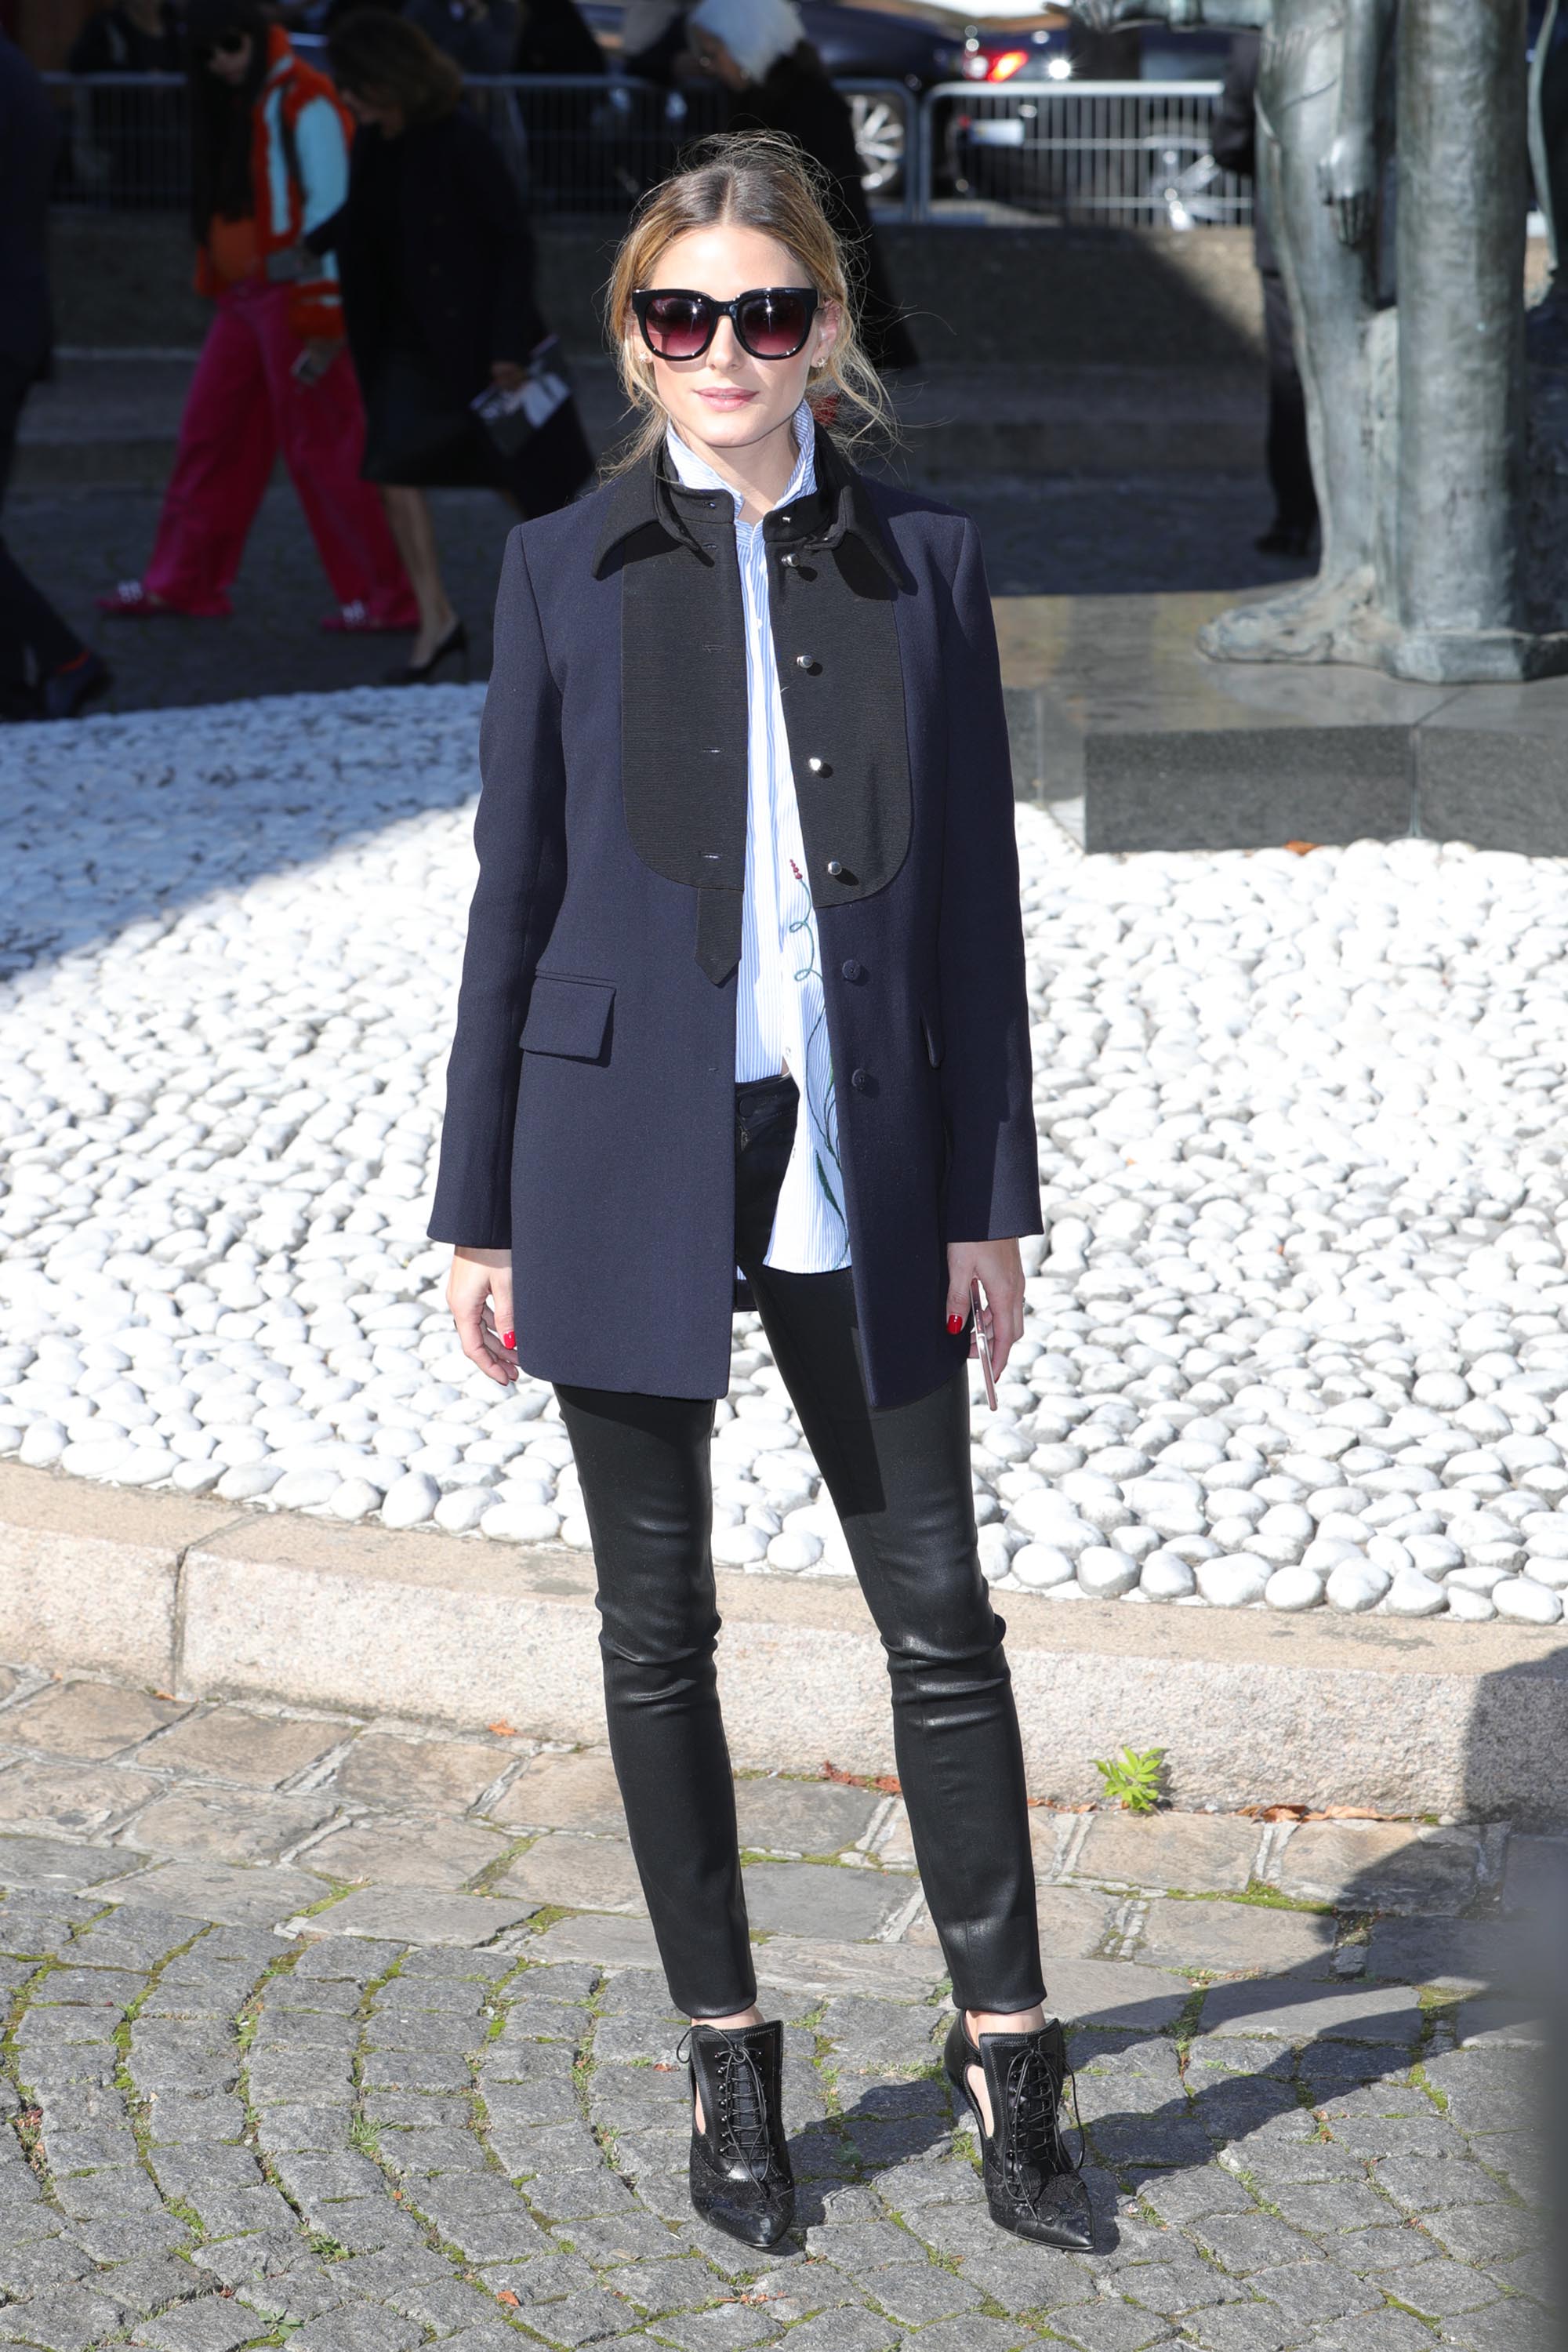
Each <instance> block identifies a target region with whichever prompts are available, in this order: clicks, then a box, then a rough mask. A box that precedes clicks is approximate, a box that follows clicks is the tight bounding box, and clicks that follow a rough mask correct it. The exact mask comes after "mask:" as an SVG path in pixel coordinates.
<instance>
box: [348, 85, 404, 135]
mask: <svg viewBox="0 0 1568 2352" xmlns="http://www.w3.org/2000/svg"><path fill="white" fill-rule="evenodd" d="M338 96H339V97H340V98H341V99H342V102H343V104H344V105H345V106H346V107H347V108H348V110H349V112H350V113H351V114H352V115H353V119H354V121H356V122H358V123H363V125H364V126H365V128H366V129H368V130H372V131H383V132H384V134H385V135H386V137H387V138H388V139H395V138H396V136H397V134H398V132H399V131H401V130H402V128H403V109H402V108H401V107H400V106H394V105H393V103H392V100H390V99H389V98H386V97H384V95H383V94H382V93H381V92H380V91H378V90H374V89H369V90H358V89H340V90H339V92H338Z"/></svg>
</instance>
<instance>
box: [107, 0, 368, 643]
mask: <svg viewBox="0 0 1568 2352" xmlns="http://www.w3.org/2000/svg"><path fill="white" fill-rule="evenodd" d="M186 33H187V37H188V39H189V43H190V71H191V121H192V215H193V219H194V222H195V231H196V237H197V241H198V247H199V250H198V254H197V260H196V290H197V292H198V293H201V294H205V295H207V296H208V297H210V299H212V301H213V302H214V303H215V304H216V310H217V316H216V319H215V320H213V323H212V326H211V328H210V329H209V330H208V332H207V339H206V341H205V343H204V344H203V346H202V355H201V359H200V361H199V362H198V363H197V367H196V372H195V376H194V377H193V378H192V381H191V389H190V393H189V395H188V396H187V398H186V402H185V410H184V415H183V416H182V417H181V419H180V440H179V447H178V450H177V452H176V455H175V458H174V474H173V477H172V478H171V479H170V483H169V487H168V488H167V490H166V491H165V492H164V494H163V513H162V515H161V517H160V518H159V522H158V535H157V539H156V541H155V542H154V545H153V561H152V562H151V563H150V564H149V565H148V567H147V570H146V572H144V573H143V575H142V578H141V579H140V580H124V581H121V583H120V585H119V587H118V588H116V589H115V590H114V591H113V593H111V594H110V595H108V596H100V598H99V600H98V602H99V605H100V609H101V610H102V611H103V612H106V613H109V614H112V615H113V616H114V617H115V618H117V619H122V620H125V619H145V618H147V617H148V616H149V615H152V614H160V613H184V614H199V615H207V616H221V615H224V614H227V613H228V612H229V611H230V610H231V609H232V608H231V606H230V604H229V601H228V592H229V589H230V588H231V586H232V585H233V583H234V580H235V576H236V574H237V572H238V570H239V564H240V558H241V557H242V556H243V554H244V552H245V542H246V540H247V537H248V536H249V532H250V526H251V524H252V523H253V522H254V520H256V510H257V509H258V507H259V505H260V504H261V499H262V495H263V493H264V492H265V490H266V488H267V485H268V480H269V478H270V477H271V473H272V467H273V463H274V460H275V459H276V457H277V455H278V452H279V447H281V449H282V452H283V457H284V459H285V462H286V463H287V465H288V467H289V475H290V478H292V480H293V484H294V488H295V489H296V490H297V492H298V493H299V498H300V505H301V506H302V507H303V508H304V509H305V519H306V520H307V521H308V522H309V524H310V531H311V535H312V537H313V538H314V540H315V542H316V548H317V551H318V553H319V554H320V556H321V563H322V566H323V568H324V570H325V572H326V573H327V577H328V578H329V580H330V581H331V583H332V589H333V592H334V593H335V594H336V596H337V599H338V609H337V611H336V612H334V613H331V614H329V615H328V617H327V618H326V620H325V621H324V622H323V623H322V627H323V628H327V629H345V630H355V631H357V630H363V629H407V628H412V627H413V625H414V621H415V610H414V601H413V598H412V597H411V595H410V594H409V591H408V583H407V581H406V580H405V578H404V576H403V569H402V566H401V565H400V563H399V562H398V560H397V551H396V550H395V547H394V546H393V543H392V539H391V535H390V533H389V532H388V530H387V528H386V518H385V516H384V514H383V513H382V510H381V504H380V501H379V499H377V498H376V496H375V494H374V491H373V490H370V489H368V488H366V486H365V485H364V483H363V482H362V481H361V480H360V478H359V463H360V455H361V451H362V448H363V440H364V413H363V409H362V408H361V406H360V398H359V390H358V387H357V385H356V384H355V383H354V375H353V368H352V367H351V365H350V364H349V360H348V355H347V353H346V352H344V350H343V345H342V333H343V329H342V310H341V309H340V308H339V303H338V288H337V273H336V271H335V269H334V268H332V266H331V263H330V262H323V261H321V260H320V259H319V258H318V257H316V256H315V255H314V254H312V253H310V251H309V250H308V248H307V247H306V244H305V239H306V237H307V236H308V235H309V233H310V230H311V229H312V228H315V227H317V226H319V225H320V224H321V222H322V221H324V220H326V219H327V218H328V217H329V215H331V214H332V213H334V212H336V211H337V209H338V207H339V205H341V204H342V200H343V192H344V189H345V188H346V186H347V184H348V131H347V129H346V127H345V124H344V121H343V117H342V111H341V110H340V109H339V106H338V103H337V100H336V98H335V96H334V94H333V91H332V86H331V82H330V81H328V79H327V78H326V76H325V75H324V74H319V73H317V72H315V71H314V70H313V69H312V68H310V67H309V66H307V65H304V64H302V63H301V61H300V58H297V57H296V56H295V55H294V52H293V50H292V49H291V48H290V47H289V41H288V37H287V36H286V35H285V34H284V33H283V32H282V31H281V29H280V28H279V26H276V25H273V24H270V23H269V22H268V18H267V16H266V14H265V12H264V11H263V9H262V8H261V6H260V5H259V0H193V5H192V6H191V8H190V11H189V14H188V16H187V19H186Z"/></svg>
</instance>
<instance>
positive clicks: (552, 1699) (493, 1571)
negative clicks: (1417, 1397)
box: [0, 1464, 1568, 1828]
mask: <svg viewBox="0 0 1568 2352" xmlns="http://www.w3.org/2000/svg"><path fill="white" fill-rule="evenodd" d="M719 1590H720V1603H721V1611H722V1613H723V1616H724V1619H725V1624H726V1630H725V1634H724V1639H723V1643H722V1647H721V1675H722V1685H723V1692H724V1704H725V1710H726V1717H727V1720H728V1723H729V1727H730V1736H731V1748H732V1750H733V1753H734V1758H735V1761H736V1763H737V1765H738V1766H740V1767H741V1768H742V1769H784V1770H795V1771H800V1770H808V1771H809V1770H816V1769H819V1768H820V1766H821V1764H822V1762H823V1760H824V1759H825V1758H830V1759H832V1761H833V1762H834V1763H835V1764H836V1765H837V1766H839V1767H840V1768H841V1769H847V1770H849V1771H852V1772H859V1773H880V1772H886V1771H889V1770H891V1769H892V1768H893V1757H892V1739H891V1729H890V1724H889V1709H888V1704H887V1694H886V1682H885V1675H884V1669H883V1664H882V1655H881V1650H880V1645H879V1642H878V1640H877V1637H876V1634H875V1633H874V1631H873V1628H872V1626H871V1623H870V1621H869V1619H868V1615H867V1613H866V1610H865V1607H864V1604H863V1602H862V1601H861V1599H860V1596H859V1593H858V1591H857V1590H856V1589H855V1588H854V1586H853V1585H851V1584H849V1583H848V1582H847V1581H845V1580H839V1579H837V1578H791V1579H787V1580H785V1579H783V1578H773V1577H769V1576H763V1575H754V1574H744V1573H741V1572H736V1571H724V1570H721V1571H720V1573H719ZM593 1594H594V1576H593V1563H592V1560H591V1559H589V1558H588V1557H587V1556H586V1555H584V1554H582V1553H574V1552H568V1551H564V1550H559V1549H531V1548H528V1547H524V1546H512V1545H500V1544H495V1543H491V1542H486V1543H484V1544H482V1545H481V1544H479V1543H476V1542H473V1541H471V1540H465V1539H463V1538H457V1537H450V1536H444V1535H439V1534H436V1533H432V1532H427V1531H425V1530H413V1531H409V1532H406V1533H398V1532H395V1531H393V1530H391V1529H387V1528H355V1527H339V1526H336V1525H332V1524H330V1523H328V1522H326V1521H323V1520H320V1519H314V1518H310V1517H302V1516H297V1515H293V1514H286V1513H276V1514H268V1513H266V1512H262V1511H257V1510H247V1509H236V1508H235V1507H231V1506H224V1505H218V1504H213V1503H207V1502H204V1501H200V1500H193V1499H187V1498H184V1497H181V1496H164V1495H143V1494H137V1493H134V1492H128V1491H126V1490H124V1489H121V1488H114V1487H107V1486H105V1487H100V1486H92V1485H89V1484H87V1483H85V1482H82V1481H79V1480H76V1479H72V1478H69V1477H68V1476H66V1475H62V1474H60V1473H58V1472H56V1471H49V1470H31V1469H27V1468H25V1467H23V1466H21V1465H16V1464H5V1465H0V1652H4V1653H5V1654H10V1655H12V1656H22V1657H28V1658H31V1659H33V1660H35V1661H36V1662H37V1663H38V1664H44V1665H61V1666H64V1665H69V1666H71V1667H74V1668H78V1669H81V1668H89V1669H100V1670H102V1671H105V1672H108V1673H110V1674H114V1675H123V1676H125V1677H127V1678H129V1679H131V1680H133V1681H136V1682H139V1683H142V1684H146V1685H152V1686H154V1687H157V1688H161V1689H164V1690H168V1691H171V1692H174V1693H177V1694H178V1695H179V1696H183V1697H220V1696H221V1697H241V1696H253V1697H268V1698H273V1699H280V1700H283V1701H285V1702H286V1703H289V1704H291V1705H297V1706H354V1707H356V1708H361V1709H372V1710H379V1711H381V1712H382V1713H384V1714H387V1715H394V1716H405V1717H426V1718H428V1719H430V1720H433V1721H436V1722H441V1723H447V1724H451V1725H454V1726H458V1727H461V1726H465V1725H473V1724H477V1723H484V1722H487V1721H489V1720H490V1719H492V1718H495V1717H513V1718H515V1719H517V1720H520V1721H526V1722H528V1723H530V1724H531V1726H533V1727H535V1729H536V1730H537V1731H538V1732H539V1733H540V1735H541V1736H542V1737H544V1738H553V1739H564V1740H574V1741H576V1740H597V1739H600V1738H602V1737H603V1731H604V1721H603V1714H602V1707H601V1700H600V1686H599V1671H598V1654H597V1641H596V1636H597V1618H596V1614H595V1609H594V1601H593ZM1005 1601H1006V1610H1005V1614H1006V1619H1007V1626H1008V1652H1009V1655H1010V1658H1011V1661H1012V1668H1013V1675H1014V1680H1015V1684H1016V1689H1017V1694H1018V1701H1019V1712H1020V1717H1021V1719H1022V1723H1023V1727H1024V1741H1025V1752H1026V1761H1027V1766H1028V1771H1029V1780H1030V1786H1031V1788H1032V1790H1034V1791H1035V1793H1037V1795H1040V1796H1043V1797H1047V1798H1051V1799H1054V1800H1057V1801H1064V1802H1068V1803H1072V1802H1079V1801H1084V1800H1086V1799H1089V1798H1091V1797H1093V1796H1096V1795H1097V1794H1098V1793H1099V1783H1098V1780H1097V1779H1096V1776H1095V1774H1094V1770H1093V1765H1092V1761H1091V1759H1093V1758H1094V1757H1096V1756H1103V1755H1107V1754H1109V1753H1110V1752H1111V1751H1112V1750H1113V1749H1114V1748H1117V1747H1118V1746H1120V1745H1121V1744H1122V1743H1128V1744H1131V1745H1132V1746H1134V1747H1151V1746H1155V1745H1158V1746H1161V1747H1163V1748H1165V1749H1166V1750H1167V1753H1168V1757H1169V1761H1170V1768H1171V1774H1172V1790H1173V1795H1174V1797H1175V1799H1176V1801H1177V1802H1178V1803H1180V1804H1184V1805H1187V1806H1197V1805H1219V1806H1222V1807H1225V1808H1227V1809H1230V1808H1234V1807H1237V1806H1239V1805H1242V1804H1247V1803H1253V1802H1259V1801H1264V1802H1291V1803H1302V1804H1314V1805H1327V1804H1357V1805H1367V1806H1372V1807H1374V1808H1375V1809H1376V1810H1377V1811H1382V1812H1386V1813H1390V1814H1398V1815H1402V1816H1413V1815H1423V1814H1425V1815H1442V1814H1448V1815H1467V1816H1479V1817H1495V1816H1506V1817H1508V1818H1509V1819H1510V1820H1511V1821H1513V1822H1515V1823H1516V1824H1518V1825H1519V1826H1521V1827H1534V1828H1548V1827H1554V1826H1560V1825H1562V1824H1563V1823H1565V1822H1568V1644H1565V1643H1564V1642H1563V1639H1562V1637H1561V1634H1560V1633H1556V1632H1552V1633H1536V1632H1533V1631H1531V1630H1528V1629H1525V1628H1516V1627H1512V1626H1504V1625H1500V1624H1489V1625H1471V1626H1462V1627H1461V1626H1457V1625H1455V1626H1448V1625H1444V1626H1435V1625H1427V1624H1402V1623H1398V1622H1394V1621H1390V1620H1387V1619H1381V1618H1356V1619H1352V1620H1342V1621H1336V1620H1334V1619H1331V1618H1327V1617H1324V1616H1321V1615H1320V1614H1318V1613H1316V1612H1315V1613H1314V1616H1313V1618H1312V1620H1311V1621H1310V1622H1307V1621H1304V1620H1300V1619H1290V1618H1281V1617H1279V1616H1278V1615H1277V1614H1275V1613H1274V1612H1260V1611H1236V1612H1220V1611H1215V1610H1206V1609H1205V1610H1188V1609H1182V1608H1173V1609H1168V1610H1167V1609H1155V1608H1153V1607H1150V1608H1147V1609H1133V1608H1130V1607H1128V1606H1126V1605H1125V1604H1123V1603H1120V1602H1110V1603H1104V1604H1099V1603H1094V1602H1086V1603H1083V1604H1081V1605H1079V1607H1077V1608H1074V1609H1071V1610H1068V1609H1067V1608H1066V1607H1064V1605H1063V1604H1062V1603H1060V1602H1059V1601H1048V1600H1045V1599H1036V1598H1035V1597H1033V1596H1030V1595H1023V1594H1012V1593H1009V1594H1008V1595H1006V1596H1005Z"/></svg>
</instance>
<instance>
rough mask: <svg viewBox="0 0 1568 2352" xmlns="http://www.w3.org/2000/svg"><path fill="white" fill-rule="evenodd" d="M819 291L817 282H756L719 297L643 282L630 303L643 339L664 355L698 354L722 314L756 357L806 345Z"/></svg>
mask: <svg viewBox="0 0 1568 2352" xmlns="http://www.w3.org/2000/svg"><path fill="white" fill-rule="evenodd" d="M819 299H820V297H819V296H818V294H817V291H816V287H815V286H757V287H753V288H752V291H751V292H750V293H749V294H737V295H736V297H735V299H734V300H733V301H732V302H721V301H719V300H717V299H716V298H715V297H714V296H713V295H711V294H692V293H689V292H688V291H687V290H686V289H685V288H684V287H679V286H668V287H658V288H655V287H649V286H643V287H639V288H638V289H637V292H636V293H635V294H634V295H633V296H632V309H633V310H634V311H635V312H636V314H637V325H638V326H639V327H640V328H641V329H642V336H643V341H644V342H645V343H646V344H647V347H648V349H649V351H650V352H654V353H655V354H656V355H657V356H658V358H659V359H661V360H700V358H701V356H702V354H703V352H705V351H706V350H707V349H708V346H709V344H710V342H711V341H713V338H714V336H715V335H716V334H717V333H718V331H719V321H720V320H721V319H728V320H729V321H730V324H731V326H732V327H733V328H734V330H735V341H737V342H738V343H739V344H740V346H741V349H742V351H743V352H750V353H751V355H752V359H754V360H792V359H794V357H795V353H796V352H798V351H800V350H802V349H803V348H804V346H805V339H806V337H807V335H809V334H810V332H811V322H812V320H813V319H814V318H815V317H816V306H817V302H818V300H819Z"/></svg>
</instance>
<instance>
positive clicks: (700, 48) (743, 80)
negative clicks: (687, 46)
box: [691, 25, 752, 89]
mask: <svg viewBox="0 0 1568 2352" xmlns="http://www.w3.org/2000/svg"><path fill="white" fill-rule="evenodd" d="M691 54H692V56H693V57H694V58H696V60H697V62H698V64H699V65H700V68H702V71H703V72H704V73H705V74H711V76H712V78H713V79H714V80H715V81H721V82H722V83H723V85H724V87H725V89H750V88H751V82H752V77H751V75H750V74H749V73H748V72H747V71H746V68H745V67H744V66H741V65H737V64H736V62H735V59H734V56H733V54H732V52H731V50H730V49H729V48H728V47H726V45H725V44H724V42H722V41H721V39H720V38H719V36H718V34H717V33H707V32H704V31H703V29H702V26H700V25H694V26H692V28H691Z"/></svg>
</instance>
